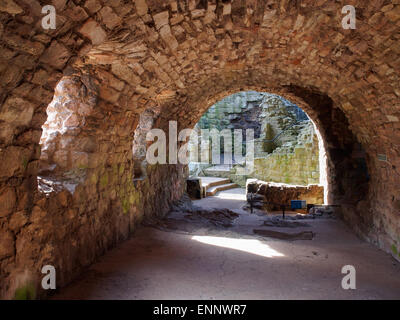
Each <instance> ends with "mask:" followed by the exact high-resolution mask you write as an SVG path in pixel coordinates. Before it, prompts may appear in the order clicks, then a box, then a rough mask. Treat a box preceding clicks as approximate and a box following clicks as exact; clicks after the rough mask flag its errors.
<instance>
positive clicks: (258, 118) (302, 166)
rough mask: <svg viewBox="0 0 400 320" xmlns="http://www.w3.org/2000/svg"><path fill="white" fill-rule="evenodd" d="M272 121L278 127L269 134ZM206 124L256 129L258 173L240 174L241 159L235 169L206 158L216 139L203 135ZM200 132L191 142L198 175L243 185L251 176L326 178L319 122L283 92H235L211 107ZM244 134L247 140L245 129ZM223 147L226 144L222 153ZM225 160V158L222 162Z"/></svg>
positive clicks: (291, 180)
mask: <svg viewBox="0 0 400 320" xmlns="http://www.w3.org/2000/svg"><path fill="white" fill-rule="evenodd" d="M267 125H269V126H270V128H271V130H272V136H271V137H267V136H266V127H267ZM204 129H209V130H211V129H217V130H219V131H221V130H224V129H229V130H235V129H241V130H248V129H252V130H254V138H255V139H254V140H253V143H254V151H255V153H254V156H255V161H254V172H253V173H251V174H249V175H246V176H238V175H237V174H236V173H237V170H236V167H237V165H235V164H234V165H233V166H229V167H230V169H231V170H228V169H229V168H228V166H222V167H221V170H218V169H217V167H220V166H217V167H215V166H213V165H212V163H211V156H209V159H210V160H209V162H201V159H202V157H203V156H204V154H209V155H211V143H209V144H206V143H205V142H204V141H203V140H204V139H205V138H204V137H202V135H201V131H202V130H204ZM195 131H196V134H195V135H193V136H192V137H191V139H190V141H189V151H190V153H191V154H190V155H191V161H192V162H191V163H190V164H189V169H190V173H191V174H192V175H200V176H201V175H209V176H216V177H223V178H229V179H231V180H232V181H233V182H235V183H237V184H239V185H240V186H243V187H244V186H245V185H246V179H247V178H257V179H260V180H264V181H273V182H282V183H288V184H297V185H308V184H318V183H319V182H320V181H319V180H320V169H319V147H322V146H320V145H319V141H318V138H317V135H316V133H315V129H314V125H313V124H312V122H311V121H310V120H309V119H308V117H307V115H306V114H305V113H304V112H303V111H302V110H301V109H300V108H298V107H297V106H296V105H294V104H292V103H290V102H289V101H287V100H285V99H283V98H282V97H279V96H277V95H273V94H267V93H258V92H239V93H237V94H233V95H231V96H228V97H226V98H224V99H223V100H221V101H219V102H217V103H216V104H214V105H213V106H212V107H211V108H210V109H208V110H207V112H206V113H205V114H204V115H203V116H202V117H201V119H200V121H199V122H198V123H197V124H196V126H195ZM274 138H275V140H274V141H273V142H272V144H273V147H274V149H273V150H271V151H270V152H266V150H265V144H266V143H268V139H270V140H271V139H274ZM242 139H243V141H246V135H245V133H243V137H242ZM196 141H197V144H196ZM246 142H247V141H246ZM207 146H209V148H207ZM195 148H198V150H199V151H197V150H195ZM223 148H224V144H223V143H221V154H223V152H224V150H223ZM223 161H224V159H223V158H221V164H223ZM225 167H226V168H225ZM200 169H201V170H200ZM224 169H226V170H224ZM323 174H325V172H324V173H323Z"/></svg>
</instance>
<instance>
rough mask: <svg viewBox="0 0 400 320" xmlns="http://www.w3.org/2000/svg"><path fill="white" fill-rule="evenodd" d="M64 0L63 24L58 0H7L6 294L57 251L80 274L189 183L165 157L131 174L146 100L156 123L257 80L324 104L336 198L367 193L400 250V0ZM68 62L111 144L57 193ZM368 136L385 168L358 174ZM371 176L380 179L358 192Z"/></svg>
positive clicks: (2, 181) (95, 125)
mask: <svg viewBox="0 0 400 320" xmlns="http://www.w3.org/2000/svg"><path fill="white" fill-rule="evenodd" d="M51 2H52V3H53V4H54V6H55V8H56V13H57V16H56V17H57V19H56V23H57V25H56V29H55V30H51V29H49V30H44V29H43V28H42V25H41V20H42V18H43V16H44V15H43V14H42V12H41V10H42V6H44V5H45V3H44V2H43V1H37V0H5V1H2V2H1V3H0V41H1V42H0V79H1V80H0V87H1V89H0V104H1V105H2V107H1V109H0V110H1V111H0V122H1V127H0V147H1V150H0V201H1V209H0V232H1V234H4V235H5V237H2V239H1V241H0V263H1V271H0V278H4V279H7V281H5V282H3V283H6V285H5V286H4V287H3V288H2V293H3V294H6V292H7V294H12V292H13V290H15V288H17V287H18V286H20V285H21V283H19V282H18V281H17V280H16V279H19V278H18V276H19V275H20V274H21V273H22V272H24V270H29V272H31V273H32V274H34V273H35V272H37V270H38V268H39V267H38V265H39V264H40V263H37V261H41V262H45V261H47V260H51V261H52V263H53V264H56V265H57V266H58V268H59V269H60V270H62V271H61V272H62V274H63V278H62V280H61V283H66V282H68V281H69V280H70V279H72V278H73V277H74V276H75V275H76V274H77V273H78V272H79V270H81V269H80V268H81V267H82V266H85V265H87V264H88V263H90V262H91V261H93V259H94V257H95V256H97V255H99V254H101V253H102V252H104V250H105V249H107V248H108V247H110V246H112V245H113V244H115V243H116V242H117V241H119V240H121V239H124V238H126V237H127V234H128V233H129V232H130V231H131V230H132V229H133V228H134V226H135V225H136V223H137V222H138V221H140V219H141V218H140V217H142V216H143V215H146V214H152V213H154V212H165V211H166V210H167V209H166V208H167V207H168V204H169V203H170V202H171V201H173V200H175V199H177V198H179V196H180V194H181V193H182V191H183V188H184V180H183V177H184V170H185V169H184V168H181V167H180V166H165V167H161V166H156V167H155V168H151V169H150V168H149V169H148V170H149V173H148V177H147V179H145V180H144V181H137V182H135V183H134V184H132V182H131V177H132V176H133V170H134V169H133V167H134V165H133V163H132V151H131V147H132V140H133V137H134V132H135V129H136V127H137V125H138V123H139V115H140V114H141V113H142V112H144V111H145V110H146V112H152V113H153V114H154V126H155V127H157V126H158V127H166V123H167V121H169V120H178V121H179V127H180V128H185V127H191V126H193V125H194V124H195V123H196V122H197V121H198V120H199V118H200V117H201V115H202V114H203V113H204V111H205V110H206V109H207V108H208V107H210V106H211V105H212V104H213V103H215V102H216V101H218V100H219V99H221V98H223V97H224V96H226V95H229V94H232V93H234V92H237V91H240V90H249V89H252V90H258V91H264V92H265V91H266V92H271V93H278V94H280V95H282V96H284V97H285V98H287V99H289V100H291V101H292V102H295V103H297V104H298V105H299V106H301V107H302V108H303V109H304V110H305V111H306V112H307V113H308V114H309V116H310V117H311V118H312V119H313V121H314V122H315V123H316V124H317V126H318V127H319V128H320V130H321V133H322V135H323V137H324V138H325V140H326V143H327V146H328V151H329V152H330V156H329V161H330V167H331V177H332V178H331V181H330V184H331V186H332V190H333V193H334V195H333V197H332V201H344V200H343V199H347V200H349V199H351V200H353V201H350V207H349V208H348V209H346V210H345V211H346V212H348V214H347V215H345V218H346V217H347V220H348V221H349V223H350V224H351V225H352V226H353V228H354V229H355V230H356V231H358V233H359V234H361V235H363V236H364V237H365V238H367V239H368V240H370V241H372V242H374V243H376V244H377V245H379V246H380V247H382V248H384V249H385V250H387V251H392V253H393V255H397V252H398V250H399V247H400V243H399V240H398V236H399V234H400V218H399V214H400V213H399V211H400V192H399V188H398V182H399V176H400V171H399V170H400V169H399V168H400V157H399V156H400V151H399V150H400V148H399V143H400V122H399V119H400V102H399V101H400V100H399V97H400V87H399V69H400V55H399V52H400V45H399V37H400V32H399V31H400V1H399V0H392V1H388V0H373V1H364V0H358V1H357V0H353V1H331V0H301V1H300V0H281V1H279V0H265V1H260V0H240V1H229V0H224V1H217V0H215V1H207V0H186V1H184V0H169V1H161V0H160V1H157V0H136V1H133V0H132V1H131V0H107V1H105V0H103V1H101V0H86V1H71V0H69V1H68V0H54V1H51ZM46 4H47V3H46ZM345 4H352V5H354V6H355V7H356V10H357V11H356V13H357V28H356V29H355V30H344V29H343V28H342V25H341V21H342V18H343V16H344V15H343V14H342V12H341V11H342V7H343V6H344V5H345ZM63 76H64V77H67V78H69V79H74V81H75V82H76V81H78V82H80V83H81V88H82V89H81V90H83V92H84V93H85V92H87V91H90V94H91V98H94V99H96V106H95V107H94V108H93V111H92V113H91V114H90V115H89V116H88V117H87V118H86V120H85V124H84V125H83V127H82V128H80V129H81V131H80V132H83V134H82V138H85V139H93V141H92V142H93V143H94V144H95V145H96V146H97V148H94V149H93V150H89V151H88V150H86V151H85V150H83V151H82V152H87V153H88V157H87V158H88V163H87V165H86V167H85V174H86V176H87V179H86V180H85V181H84V182H82V183H81V184H80V185H79V186H78V187H77V190H78V191H79V192H75V193H74V194H71V193H70V192H68V191H66V190H64V191H61V192H60V193H55V194H52V195H50V196H48V197H44V196H43V195H41V194H40V193H39V192H38V190H37V182H36V176H37V172H38V167H39V157H40V146H39V140H40V136H41V126H42V125H43V124H44V123H45V121H46V108H47V106H48V104H49V103H50V102H51V100H52V97H53V94H54V89H55V87H56V84H57V83H58V81H59V80H60V79H61V78H62V77H63ZM83 95H84V94H83ZM80 96H82V95H80ZM78 138H80V137H78ZM357 143H360V144H361V147H360V148H359V149H364V150H365V152H366V153H365V155H364V154H362V155H361V157H365V158H366V161H367V164H368V172H369V177H368V179H370V180H369V182H366V181H365V179H364V180H363V179H361V180H360V179H358V178H357V177H358V176H357V174H358V173H357V172H355V173H354V174H347V175H346V174H345V173H343V172H353V171H352V169H350V168H352V167H354V159H355V158H357V157H359V156H358V155H357V152H358V151H359V149H355V147H354V145H355V144H357ZM361 153H362V152H361ZM378 154H380V155H385V157H386V161H379V159H378ZM381 158H382V157H381ZM16 159H18V160H21V161H16ZM69 161H70V162H71V159H70V160H69ZM72 162H73V161H72ZM347 169H348V170H347ZM346 170H347V171H346ZM105 177H107V178H105ZM348 180H352V181H353V183H350V184H349V183H348V182H345V181H348ZM357 181H358V182H359V183H358V182H357ZM365 184H367V186H365ZM171 185H172V186H174V188H172V190H169V189H168V188H169V187H170V186H171ZM358 186H360V190H361V191H360V193H365V194H362V195H359V194H354V189H355V188H356V189H357V187H358ZM361 186H362V187H361ZM365 190H366V191H365ZM364 191H365V192H364ZM346 194H347V195H346ZM85 195H86V196H87V197H85ZM347 200H346V201H347ZM348 202H349V201H348ZM55 213H59V215H58V216H57V217H56V216H55ZM78 221H79V222H78ZM45 225H48V226H50V227H49V228H47V229H46V231H44V229H45V228H44V226H45ZM60 226H63V227H62V230H63V231H62V232H61V233H60V232H56V231H55V230H57V228H59V227H60ZM38 235H40V236H38ZM77 235H81V236H80V237H77ZM28 243H29V245H27V244H28ZM71 243H74V244H73V245H72V244H71ZM394 248H395V249H394ZM40 265H41V264H40ZM28 278H29V277H28ZM33 278H34V277H33V276H32V279H33ZM10 292H11V293H10Z"/></svg>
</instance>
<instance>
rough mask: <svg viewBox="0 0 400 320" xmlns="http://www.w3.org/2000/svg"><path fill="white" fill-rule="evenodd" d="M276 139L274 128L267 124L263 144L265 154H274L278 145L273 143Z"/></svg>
mask: <svg viewBox="0 0 400 320" xmlns="http://www.w3.org/2000/svg"><path fill="white" fill-rule="evenodd" d="M274 137H275V133H274V129H273V128H272V126H271V125H270V124H269V123H267V125H266V126H265V140H266V141H264V143H263V149H264V152H268V153H272V152H273V151H274V150H275V149H276V148H277V145H276V144H275V142H273V141H271V140H272V139H273V138H274Z"/></svg>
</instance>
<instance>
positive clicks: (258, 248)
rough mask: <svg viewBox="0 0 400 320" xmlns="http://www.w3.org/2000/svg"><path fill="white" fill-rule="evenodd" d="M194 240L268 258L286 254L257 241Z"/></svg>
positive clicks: (209, 237) (218, 238) (207, 237)
mask: <svg viewBox="0 0 400 320" xmlns="http://www.w3.org/2000/svg"><path fill="white" fill-rule="evenodd" d="M192 239H193V240H196V241H199V242H202V243H206V244H210V245H214V246H218V247H223V248H228V249H235V250H239V251H244V252H247V253H251V254H255V255H258V256H262V257H266V258H273V257H284V256H285V255H284V254H282V253H280V252H278V251H276V250H274V249H272V248H271V247H270V246H269V245H267V244H265V243H262V242H261V241H259V240H255V239H234V238H225V237H211V236H193V237H192Z"/></svg>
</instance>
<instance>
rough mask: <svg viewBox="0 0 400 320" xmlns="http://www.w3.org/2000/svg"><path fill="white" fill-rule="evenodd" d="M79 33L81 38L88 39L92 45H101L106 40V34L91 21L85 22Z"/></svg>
mask: <svg viewBox="0 0 400 320" xmlns="http://www.w3.org/2000/svg"><path fill="white" fill-rule="evenodd" d="M79 32H80V33H81V34H82V35H83V36H85V37H87V38H89V39H90V41H91V42H92V43H93V44H94V45H98V44H101V43H103V42H104V41H106V39H107V33H106V32H105V31H104V30H103V28H102V27H101V26H100V25H99V24H98V23H97V22H96V21H94V20H93V19H89V20H88V21H86V23H85V24H84V25H83V26H82V27H81V28H80V29H79Z"/></svg>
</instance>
